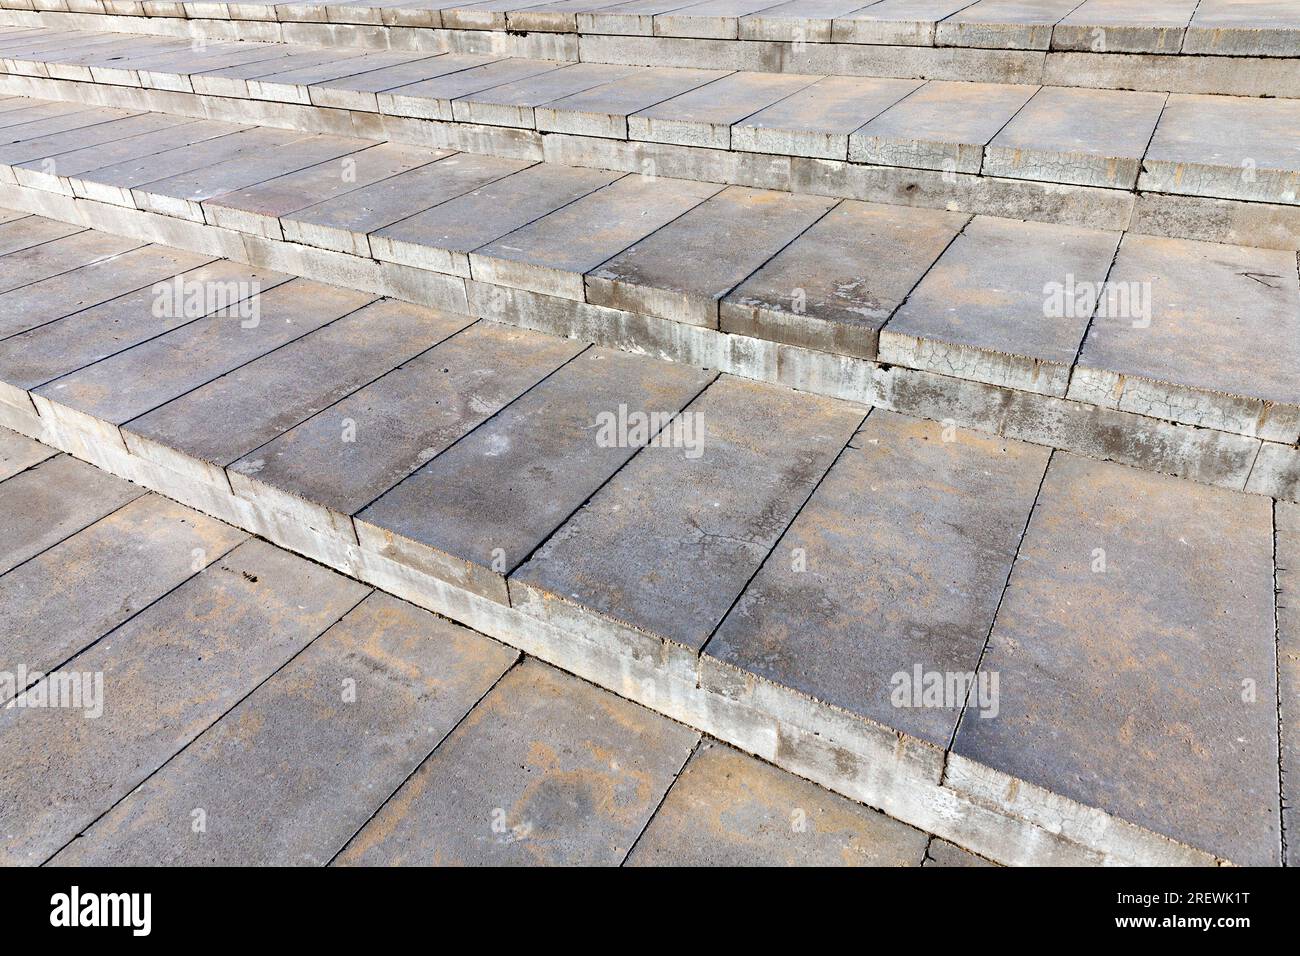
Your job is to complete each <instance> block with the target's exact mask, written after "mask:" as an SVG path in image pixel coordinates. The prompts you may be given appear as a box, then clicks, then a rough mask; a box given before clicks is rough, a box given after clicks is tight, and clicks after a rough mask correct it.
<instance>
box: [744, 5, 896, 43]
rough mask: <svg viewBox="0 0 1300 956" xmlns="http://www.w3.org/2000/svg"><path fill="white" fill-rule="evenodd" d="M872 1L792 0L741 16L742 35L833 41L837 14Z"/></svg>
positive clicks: (848, 11) (775, 38)
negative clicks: (832, 27) (832, 34)
mask: <svg viewBox="0 0 1300 956" xmlns="http://www.w3.org/2000/svg"><path fill="white" fill-rule="evenodd" d="M871 5H872V0H790V2H788V3H780V4H777V5H776V6H774V7H768V8H767V9H765V10H760V11H759V12H758V13H751V14H749V15H747V16H743V17H741V18H740V31H739V33H740V39H742V40H790V41H792V42H795V43H799V42H804V43H830V42H831V26H832V24H833V23H834V22H835V20H836V18H838V17H843V16H847V15H849V14H852V13H855V12H857V11H858V10H861V9H863V8H864V7H870V6H871Z"/></svg>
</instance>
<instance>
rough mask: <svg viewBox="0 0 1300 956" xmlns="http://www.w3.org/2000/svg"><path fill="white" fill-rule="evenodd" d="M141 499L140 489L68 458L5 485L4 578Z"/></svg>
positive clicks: (1, 499) (0, 488)
mask: <svg viewBox="0 0 1300 956" xmlns="http://www.w3.org/2000/svg"><path fill="white" fill-rule="evenodd" d="M142 494H144V489H143V488H141V487H139V486H138V485H133V484H130V483H129V482H125V481H123V480H122V479H120V478H114V477H113V476H112V475H110V474H108V473H107V472H103V471H100V470H99V469H98V468H96V467H94V466H93V465H87V464H86V463H84V462H81V461H77V459H75V458H69V457H68V456H67V455H60V456H58V457H57V458H51V459H49V460H47V461H44V462H42V463H41V464H39V465H36V466H35V467H34V468H29V469H28V470H26V471H24V472H22V473H21V474H18V475H15V476H14V477H12V478H10V479H8V480H7V481H4V482H0V515H4V520H3V522H2V523H0V574H4V573H5V572H6V571H9V570H11V569H12V568H14V567H16V566H18V565H20V564H22V563H23V562H24V561H26V560H28V559H29V558H31V557H32V556H33V555H37V554H40V553H41V552H42V551H44V550H45V549H46V548H49V547H51V546H53V545H55V544H58V543H59V542H60V541H62V540H63V539H64V538H66V537H67V536H68V535H70V534H75V533H76V532H78V531H80V530H81V529H82V528H84V527H86V526H87V525H90V524H94V523H95V522H96V521H98V520H99V519H100V518H102V517H104V515H107V514H111V513H112V512H114V511H116V510H117V509H118V508H121V507H122V506H123V505H124V504H126V503H127V502H129V501H131V500H132V499H135V498H138V497H139V496H140V495H142Z"/></svg>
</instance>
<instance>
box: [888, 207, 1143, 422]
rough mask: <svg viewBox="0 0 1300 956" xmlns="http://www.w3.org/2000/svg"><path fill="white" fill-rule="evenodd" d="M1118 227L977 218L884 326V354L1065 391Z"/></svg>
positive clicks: (963, 374)
mask: <svg viewBox="0 0 1300 956" xmlns="http://www.w3.org/2000/svg"><path fill="white" fill-rule="evenodd" d="M1118 243H1119V234H1118V233H1113V232H1102V231H1100V230H1097V229H1077V228H1072V227H1069V226H1055V225H1050V224H1047V223H1037V222H1017V221H1014V220H1010V219H993V218H990V217H985V216H976V217H975V218H974V219H972V220H971V222H970V224H969V225H968V226H967V227H966V228H965V230H963V231H962V234H961V235H960V236H958V237H957V238H956V239H955V240H953V243H952V245H951V246H949V247H948V249H947V251H946V252H944V254H943V255H942V256H940V258H939V261H938V262H936V263H935V264H934V267H933V268H932V269H931V270H930V271H929V272H928V273H926V276H925V278H924V279H922V280H921V282H920V284H918V285H917V287H916V290H915V291H914V292H913V293H912V294H911V296H909V297H908V299H907V301H906V302H905V303H903V305H902V307H901V308H900V309H899V310H898V312H897V313H896V314H895V315H894V318H893V319H892V320H890V321H889V323H888V324H887V325H886V326H885V327H884V329H883V330H882V331H881V333H880V359H881V361H883V362H888V363H890V364H898V365H906V366H908V367H909V368H920V369H925V370H927V371H932V372H940V373H942V374H945V375H956V376H957V377H959V378H968V379H973V380H975V381H979V382H988V383H989V384H992V385H1006V386H1010V387H1012V388H1018V389H1024V390H1026V391H1030V392H1038V393H1040V394H1044V395H1056V396H1058V397H1059V396H1063V395H1065V392H1066V387H1067V384H1068V381H1069V373H1070V367H1071V366H1072V365H1073V364H1074V359H1075V356H1076V355H1077V354H1078V350H1079V343H1080V342H1081V341H1082V340H1083V335H1084V331H1085V330H1086V329H1087V328H1088V320H1089V318H1090V317H1091V314H1092V312H1091V308H1090V305H1089V303H1088V301H1086V300H1084V299H1083V298H1081V297H1080V296H1081V294H1082V291H1083V290H1088V289H1092V290H1099V289H1100V288H1101V283H1102V282H1103V281H1104V280H1105V278H1106V272H1107V270H1108V269H1109V268H1110V264H1111V260H1112V259H1113V258H1114V254H1115V247H1116V246H1117V245H1118Z"/></svg>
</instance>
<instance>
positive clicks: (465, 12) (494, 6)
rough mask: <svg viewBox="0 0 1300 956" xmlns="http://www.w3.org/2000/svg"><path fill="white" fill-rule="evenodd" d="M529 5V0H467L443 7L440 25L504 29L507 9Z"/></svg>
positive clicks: (539, 0) (537, 0)
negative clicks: (467, 0)
mask: <svg viewBox="0 0 1300 956" xmlns="http://www.w3.org/2000/svg"><path fill="white" fill-rule="evenodd" d="M534 2H536V3H542V2H543V0H534ZM530 5H531V4H530V0H469V2H462V3H458V4H452V5H451V6H447V7H443V8H442V25H443V26H444V27H447V28H448V29H452V30H504V29H505V28H506V26H507V23H508V21H507V18H506V14H507V11H509V10H513V9H515V8H518V7H527V6H530Z"/></svg>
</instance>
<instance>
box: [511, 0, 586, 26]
mask: <svg viewBox="0 0 1300 956" xmlns="http://www.w3.org/2000/svg"><path fill="white" fill-rule="evenodd" d="M608 6H611V4H610V3H609V0H555V2H553V3H540V4H537V5H529V6H526V7H523V8H522V9H518V10H509V11H507V12H506V23H507V24H508V26H509V27H510V29H512V30H537V31H541V32H548V33H576V32H578V15H579V14H581V13H594V12H596V11H598V10H600V9H602V8H604V7H608Z"/></svg>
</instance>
